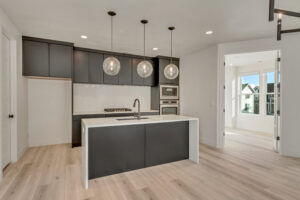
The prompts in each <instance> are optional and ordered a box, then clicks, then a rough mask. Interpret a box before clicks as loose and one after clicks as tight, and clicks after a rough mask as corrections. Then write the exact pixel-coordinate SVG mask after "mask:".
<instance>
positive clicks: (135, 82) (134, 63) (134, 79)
mask: <svg viewBox="0 0 300 200" xmlns="http://www.w3.org/2000/svg"><path fill="white" fill-rule="evenodd" d="M141 61H143V59H138V58H133V59H132V85H138V86H142V85H144V79H143V78H142V77H140V76H139V75H138V73H137V66H138V64H139V63H140V62H141Z"/></svg>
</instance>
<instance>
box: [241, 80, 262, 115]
mask: <svg viewBox="0 0 300 200" xmlns="http://www.w3.org/2000/svg"><path fill="white" fill-rule="evenodd" d="M241 82H242V85H241V112H242V113H249V114H259V93H260V87H259V74H254V75H247V76H242V77H241Z"/></svg>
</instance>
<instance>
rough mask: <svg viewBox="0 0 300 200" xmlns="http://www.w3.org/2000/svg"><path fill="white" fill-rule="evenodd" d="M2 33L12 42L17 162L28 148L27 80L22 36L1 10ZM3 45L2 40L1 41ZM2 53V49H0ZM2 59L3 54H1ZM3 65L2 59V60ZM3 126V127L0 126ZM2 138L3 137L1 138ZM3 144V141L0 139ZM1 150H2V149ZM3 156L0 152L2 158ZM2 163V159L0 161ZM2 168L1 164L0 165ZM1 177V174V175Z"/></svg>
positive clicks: (13, 133)
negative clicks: (23, 59) (23, 71)
mask: <svg viewBox="0 0 300 200" xmlns="http://www.w3.org/2000/svg"><path fill="white" fill-rule="evenodd" d="M0 31H1V32H4V33H5V34H6V35H7V36H8V37H9V39H10V41H11V56H12V59H11V73H12V76H11V87H12V91H11V93H12V94H11V95H12V108H11V109H12V113H13V114H14V115H15V118H14V119H13V120H12V132H11V134H12V136H11V137H12V141H13V142H12V154H11V156H12V161H13V162H15V161H17V160H18V159H19V158H20V157H21V156H22V155H23V153H24V152H25V150H26V149H27V147H28V121H27V80H26V79H25V78H24V77H23V76H22V35H21V33H20V32H19V31H18V30H17V28H16V27H15V26H14V24H13V23H12V22H11V21H10V19H9V18H8V17H7V15H6V14H5V13H4V12H3V11H2V9H1V8H0ZM0 45H1V39H0ZM0 51H1V49H0ZM0 57H1V52H0ZM0 64H1V58H0ZM0 126H1V125H0ZM0 138H1V137H0ZM0 143H1V139H0ZM0 149H1V148H0ZM1 155H2V153H1V150H0V156H1ZM0 162H1V159H0ZM0 166H1V163H0ZM0 176H1V174H0Z"/></svg>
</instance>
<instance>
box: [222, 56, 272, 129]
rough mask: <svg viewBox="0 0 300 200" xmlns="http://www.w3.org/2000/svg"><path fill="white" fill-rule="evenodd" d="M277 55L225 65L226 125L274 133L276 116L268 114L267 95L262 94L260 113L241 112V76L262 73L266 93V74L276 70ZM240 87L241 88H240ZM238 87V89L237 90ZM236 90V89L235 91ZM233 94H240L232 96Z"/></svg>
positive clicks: (263, 89) (263, 90)
mask: <svg viewBox="0 0 300 200" xmlns="http://www.w3.org/2000/svg"><path fill="white" fill-rule="evenodd" d="M275 59H276V58H275V57H274V59H273V60H266V61H263V62H261V63H256V64H251V65H243V66H236V67H230V66H228V67H225V85H226V90H225V109H226V112H225V126H226V127H228V128H238V129H246V130H251V131H258V132H264V133H270V134H273V133H274V117H273V116H268V115H266V114H265V113H266V106H265V104H266V97H265V95H260V113H259V114H245V113H241V112H240V108H239V105H240V104H239V95H240V91H239V90H240V87H239V84H240V77H241V76H243V75H247V74H253V73H259V74H260V90H261V94H264V93H265V90H266V88H265V87H264V83H265V79H266V77H265V76H264V74H265V73H266V72H268V71H272V70H273V71H274V70H275ZM238 88H239V89H238ZM235 89H237V90H235ZM233 90H235V91H233ZM232 94H233V95H234V94H238V95H236V96H235V95H234V96H235V97H233V96H232Z"/></svg>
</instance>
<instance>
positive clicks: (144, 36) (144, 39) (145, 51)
mask: <svg viewBox="0 0 300 200" xmlns="http://www.w3.org/2000/svg"><path fill="white" fill-rule="evenodd" d="M144 60H146V24H144Z"/></svg>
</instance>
